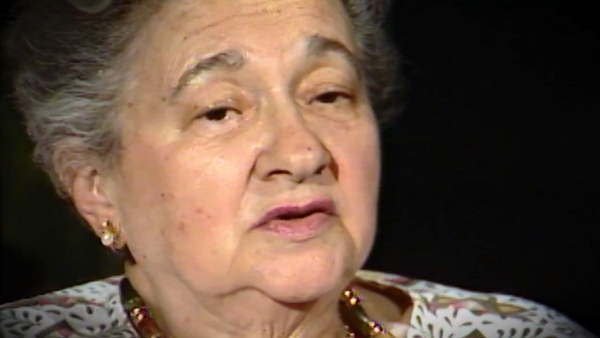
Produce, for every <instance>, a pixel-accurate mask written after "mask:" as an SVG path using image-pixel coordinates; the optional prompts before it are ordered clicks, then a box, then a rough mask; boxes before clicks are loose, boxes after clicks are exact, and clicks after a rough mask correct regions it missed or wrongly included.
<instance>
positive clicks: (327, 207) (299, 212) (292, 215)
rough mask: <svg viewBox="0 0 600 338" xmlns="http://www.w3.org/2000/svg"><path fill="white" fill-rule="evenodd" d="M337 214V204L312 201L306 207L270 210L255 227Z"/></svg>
mask: <svg viewBox="0 0 600 338" xmlns="http://www.w3.org/2000/svg"><path fill="white" fill-rule="evenodd" d="M335 212H336V210H335V203H333V201H331V200H317V201H312V202H309V203H308V204H305V205H304V206H294V205H284V206H280V207H275V208H273V209H271V210H269V211H268V212H267V213H266V214H265V215H264V216H263V217H261V218H260V220H259V221H258V222H257V223H256V225H255V226H254V227H255V228H256V227H260V226H263V225H265V224H267V223H269V222H270V221H274V220H281V221H288V220H295V219H301V218H306V217H308V216H311V215H313V214H316V213H323V214H327V215H334V214H335Z"/></svg>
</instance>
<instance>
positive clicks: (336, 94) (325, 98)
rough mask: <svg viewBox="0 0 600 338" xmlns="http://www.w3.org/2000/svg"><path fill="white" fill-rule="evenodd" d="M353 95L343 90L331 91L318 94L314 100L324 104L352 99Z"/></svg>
mask: <svg viewBox="0 0 600 338" xmlns="http://www.w3.org/2000/svg"><path fill="white" fill-rule="evenodd" d="M351 99H352V96H351V95H350V94H348V93H345V92H341V91H331V92H326V93H323V94H319V95H317V96H316V97H315V98H314V99H313V100H312V101H313V102H316V103H323V104H335V103H338V102H339V101H340V100H351Z"/></svg>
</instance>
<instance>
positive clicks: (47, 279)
mask: <svg viewBox="0 0 600 338" xmlns="http://www.w3.org/2000/svg"><path fill="white" fill-rule="evenodd" d="M591 6H592V5H588V6H587V7H585V6H581V5H580V4H577V3H574V2H556V4H554V3H553V2H550V1H545V2H541V1H537V2H530V1H492V0H485V1H482V0H480V1H466V0H463V1H461V0H448V1H430V0H408V1H403V2H397V3H396V4H395V5H394V8H393V13H392V14H391V19H390V23H389V28H390V30H391V32H392V33H393V34H392V35H393V38H394V40H395V41H396V42H397V44H398V45H399V46H400V48H401V50H402V53H403V55H404V58H405V65H404V67H405V71H406V74H407V78H408V80H409V83H410V86H411V94H410V98H411V99H410V103H409V105H408V107H407V109H406V110H405V111H404V112H403V115H402V116H401V118H400V119H399V121H398V122H397V123H396V124H395V125H393V126H391V127H389V128H386V129H384V130H383V132H382V133H383V148H384V175H383V183H382V199H381V204H380V230H379V236H378V241H377V244H376V247H375V249H374V251H373V254H372V256H371V258H370V260H369V262H368V264H367V267H368V268H372V269H377V270H386V271H391V272H395V273H400V274H404V275H408V276H413V277H417V278H425V279H430V280H434V281H437V282H441V283H447V284H451V285H455V286H460V287H463V288H469V289H474V290H483V291H495V292H505V293H511V294H515V295H519V296H523V297H527V298H530V299H533V300H536V301H539V302H542V303H545V304H547V305H550V306H552V307H555V308H557V309H559V310H560V311H561V312H563V313H565V314H567V315H568V316H570V317H572V318H573V319H575V320H576V321H578V322H580V323H582V324H583V325H584V326H587V327H588V328H589V329H591V330H593V331H595V332H600V330H599V326H598V321H597V320H595V319H600V305H597V304H598V301H599V297H598V296H599V291H598V285H599V283H598V282H599V281H600V278H599V274H598V270H599V265H600V254H599V251H598V249H597V247H598V246H599V243H598V238H599V237H598V235H599V230H598V228H599V225H600V223H599V217H598V207H599V205H598V195H599V185H598V183H599V182H598V181H599V178H598V169H599V168H598V154H597V151H598V148H599V147H598V146H599V135H598V122H599V118H598V114H599V112H600V110H599V106H598V100H597V99H596V98H597V96H598V86H597V84H598V72H597V71H598V69H597V62H598V59H599V58H598V56H599V55H598V41H597V33H598V32H597V30H596V29H595V28H594V26H593V23H594V20H595V19H594V18H593V17H592V16H591V15H589V14H591V13H592V12H595V10H593V8H592V7H591ZM8 17H9V16H6V15H5V18H8ZM8 71H9V69H7V68H6V67H5V68H3V71H2V88H1V89H2V93H3V94H2V106H1V112H2V114H1V116H0V120H1V122H0V128H1V131H2V145H1V150H2V166H1V173H2V215H1V225H2V272H3V274H2V279H1V281H2V288H1V290H2V292H1V301H9V300H14V299H18V298H21V297H26V296H31V295H34V294H37V293H40V292H45V291H48V290H53V289H56V288H59V287H65V286H69V285H72V284H73V283H78V282H81V281H84V280H89V279H93V278H98V277H102V276H105V275H108V274H112V273H118V272H119V267H118V263H117V262H116V261H115V260H114V259H112V258H111V256H110V255H109V254H107V252H105V251H104V250H102V248H101V246H100V244H99V241H98V240H96V239H95V238H94V237H93V236H92V235H91V234H90V233H89V231H87V229H85V227H84V226H82V225H81V224H79V222H78V220H77V219H76V217H75V216H74V215H73V213H72V212H71V211H70V210H69V208H68V206H67V205H66V204H65V203H63V202H61V201H60V200H59V199H58V198H57V197H55V195H54V192H53V188H52V187H51V185H50V184H49V182H48V180H47V178H46V177H45V176H44V175H43V174H42V173H41V172H40V171H39V170H38V169H36V168H35V166H34V165H33V164H32V163H31V161H29V160H28V156H29V152H30V151H31V144H30V143H29V142H28V141H27V139H26V137H25V134H24V131H23V128H22V121H21V119H20V117H19V115H18V114H17V113H16V112H15V111H14V109H13V108H12V106H11V103H10V100H9V98H8V97H7V95H8V93H9V88H8V85H9V84H8V81H7V76H8Z"/></svg>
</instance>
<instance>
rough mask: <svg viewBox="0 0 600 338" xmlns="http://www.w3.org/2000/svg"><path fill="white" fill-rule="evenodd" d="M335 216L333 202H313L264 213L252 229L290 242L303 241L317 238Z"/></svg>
mask: <svg viewBox="0 0 600 338" xmlns="http://www.w3.org/2000/svg"><path fill="white" fill-rule="evenodd" d="M335 216H336V207H335V203H334V202H333V201H331V200H315V201H312V202H309V203H308V204H305V205H302V206H297V205H284V206H279V207H275V208H273V209H271V210H269V211H268V212H267V213H265V215H264V216H263V217H261V218H260V220H259V221H258V222H257V223H256V224H255V226H254V227H253V228H256V229H259V230H263V231H266V232H269V233H272V234H275V235H277V236H280V237H285V238H287V239H290V240H292V241H304V240H308V239H310V238H313V237H315V236H317V235H318V234H319V233H320V232H321V231H322V230H323V229H325V228H326V226H327V225H328V224H330V223H331V220H332V219H333V218H334V217H335Z"/></svg>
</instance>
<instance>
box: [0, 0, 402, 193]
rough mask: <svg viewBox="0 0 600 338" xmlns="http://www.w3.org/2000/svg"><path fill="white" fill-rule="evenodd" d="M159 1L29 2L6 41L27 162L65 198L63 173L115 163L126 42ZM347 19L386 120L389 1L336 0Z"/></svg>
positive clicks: (392, 82)
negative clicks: (30, 150) (29, 147)
mask: <svg viewBox="0 0 600 338" xmlns="http://www.w3.org/2000/svg"><path fill="white" fill-rule="evenodd" d="M164 1H166V0H120V1H113V0H53V1H37V0H31V1H28V2H29V3H27V4H22V5H21V7H20V8H19V9H20V10H21V14H20V15H19V19H18V20H16V21H15V22H14V24H13V26H12V29H11V30H10V33H9V35H8V38H7V39H6V43H7V47H8V48H7V49H8V51H9V56H10V57H11V59H13V60H15V61H16V67H15V69H16V76H15V94H16V98H17V103H18V106H19V108H20V110H21V111H22V112H23V113H24V115H25V120H26V124H27V130H28V133H29V135H30V136H31V138H32V139H33V141H34V142H35V145H36V146H35V150H34V155H33V157H34V160H35V161H36V162H38V163H40V164H41V165H42V167H43V169H44V170H45V171H46V172H47V173H48V174H49V175H50V178H51V179H52V181H53V183H54V185H55V186H56V188H57V190H58V192H59V194H60V195H61V196H63V197H68V196H69V193H68V191H67V186H68V184H67V182H66V180H67V178H66V177H65V174H66V173H67V172H69V170H72V169H76V168H78V167H80V166H82V165H85V164H86V163H90V162H93V163H95V165H110V164H112V163H115V161H117V160H118V154H119V151H118V149H119V147H120V142H119V134H120V133H119V125H118V123H117V118H116V116H117V113H118V112H117V107H118V106H119V98H120V97H119V93H120V92H121V91H122V90H123V86H124V83H125V74H127V67H128V64H130V63H129V60H130V58H131V56H132V55H133V51H132V48H133V46H134V44H133V43H132V42H133V41H134V39H135V38H136V36H137V34H138V32H139V30H140V29H141V28H142V27H143V25H144V23H145V22H147V20H148V18H150V17H151V16H152V15H153V14H154V13H155V12H156V11H157V10H158V9H160V5H161V3H163V2H164ZM340 1H342V3H343V4H344V7H345V9H346V11H347V13H348V16H349V17H350V19H351V21H352V23H353V26H354V33H355V35H356V37H355V38H356V41H357V44H358V47H359V50H360V56H361V62H362V64H363V69H364V72H365V77H366V79H367V87H368V90H369V96H370V99H371V103H372V104H373V107H374V109H375V112H376V114H377V116H378V118H379V120H380V121H387V120H389V119H390V118H391V117H392V115H394V114H393V113H394V112H395V111H397V110H398V109H391V107H392V106H393V105H392V104H391V103H392V102H393V101H394V99H397V98H398V97H402V95H401V94H402V93H403V90H401V89H402V85H401V83H400V82H399V81H397V80H398V79H399V77H398V75H399V74H398V67H397V66H398V55H397V53H396V52H395V49H394V48H393V46H392V45H391V44H390V43H389V42H388V40H387V38H386V35H385V33H384V29H383V27H382V23H383V19H384V16H385V15H384V14H385V13H386V12H387V10H388V7H389V1H388V0H340Z"/></svg>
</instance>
